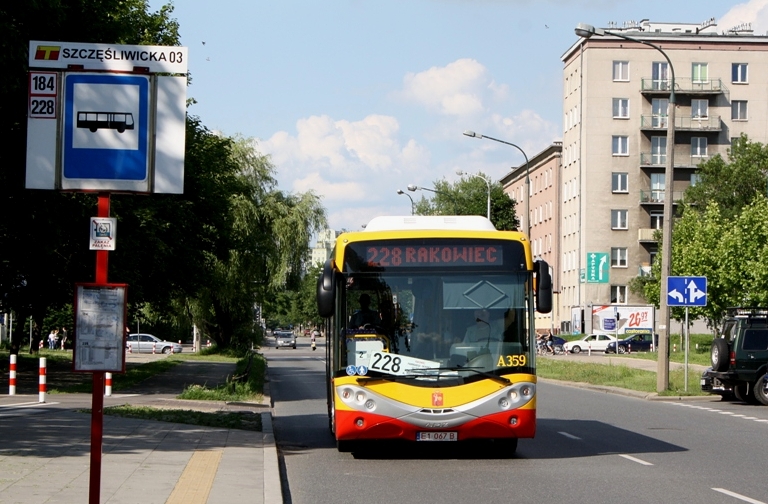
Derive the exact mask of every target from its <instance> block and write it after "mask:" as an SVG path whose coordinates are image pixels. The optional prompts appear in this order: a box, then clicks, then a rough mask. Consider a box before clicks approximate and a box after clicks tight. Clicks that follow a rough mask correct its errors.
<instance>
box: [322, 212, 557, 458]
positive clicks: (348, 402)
mask: <svg viewBox="0 0 768 504" xmlns="http://www.w3.org/2000/svg"><path fill="white" fill-rule="evenodd" d="M317 305H318V312H319V314H320V316H321V317H324V318H325V319H326V320H325V330H326V335H327V336H328V339H327V345H326V363H327V364H326V386H327V395H328V418H329V426H330V429H331V432H332V433H333V435H334V436H335V438H336V443H337V447H338V449H339V451H355V450H357V449H362V448H364V447H365V446H366V443H367V442H368V441H373V440H405V441H423V442H432V441H441V442H464V441H473V440H490V442H492V443H493V444H494V445H496V446H499V447H503V450H505V452H506V453H513V452H514V451H515V450H516V449H517V443H518V439H520V438H532V437H533V436H534V434H535V432H536V360H535V356H536V337H535V331H534V315H535V314H534V310H536V311H538V312H540V313H549V312H550V311H551V309H552V277H551V274H550V272H549V266H548V264H547V263H546V262H545V261H541V260H536V261H534V260H533V257H532V255H531V248H530V242H529V240H528V238H527V237H526V236H525V235H524V234H523V233H520V232H517V231H498V230H496V228H495V227H494V226H493V224H492V223H491V222H490V221H489V220H488V219H486V218H485V217H479V216H402V217H395V216H388V217H376V218H374V219H373V220H371V221H370V222H369V223H368V225H367V226H366V227H365V228H364V230H363V231H359V232H350V233H343V234H341V235H339V237H338V238H337V240H336V244H335V248H334V249H333V252H332V253H331V257H330V258H329V259H328V261H326V263H325V265H324V266H323V270H322V272H321V274H320V276H319V278H318V281H317ZM366 305H367V306H366ZM371 312H373V313H371ZM361 315H364V316H361Z"/></svg>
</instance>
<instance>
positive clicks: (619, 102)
mask: <svg viewBox="0 0 768 504" xmlns="http://www.w3.org/2000/svg"><path fill="white" fill-rule="evenodd" d="M613 118H614V119H629V99H628V98H614V99H613Z"/></svg>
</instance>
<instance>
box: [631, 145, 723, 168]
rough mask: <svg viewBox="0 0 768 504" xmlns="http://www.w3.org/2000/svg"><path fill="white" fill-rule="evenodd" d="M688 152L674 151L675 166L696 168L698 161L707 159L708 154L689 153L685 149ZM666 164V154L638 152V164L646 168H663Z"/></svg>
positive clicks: (708, 157) (688, 150)
mask: <svg viewBox="0 0 768 504" xmlns="http://www.w3.org/2000/svg"><path fill="white" fill-rule="evenodd" d="M686 151H687V152H689V153H688V154H685V155H682V154H680V153H679V152H675V168H696V167H697V166H699V163H701V162H704V161H709V159H710V157H711V156H709V155H708V154H704V155H696V156H694V155H691V154H690V149H686ZM666 164H667V154H666V153H663V154H657V153H654V152H641V153H640V166H641V167H646V168H651V167H654V168H664V167H665V166H666Z"/></svg>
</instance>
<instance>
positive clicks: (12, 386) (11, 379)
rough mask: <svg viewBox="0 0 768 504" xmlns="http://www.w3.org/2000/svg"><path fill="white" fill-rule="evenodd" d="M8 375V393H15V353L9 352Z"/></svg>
mask: <svg viewBox="0 0 768 504" xmlns="http://www.w3.org/2000/svg"><path fill="white" fill-rule="evenodd" d="M8 376H9V378H8V380H9V381H8V395H16V354H11V367H10V369H9V372H8Z"/></svg>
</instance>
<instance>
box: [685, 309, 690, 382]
mask: <svg viewBox="0 0 768 504" xmlns="http://www.w3.org/2000/svg"><path fill="white" fill-rule="evenodd" d="M689 342H690V339H689V335H688V307H687V306H686V307H685V373H684V376H685V389H684V390H685V391H686V392H688V347H689V346H690V344H689Z"/></svg>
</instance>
